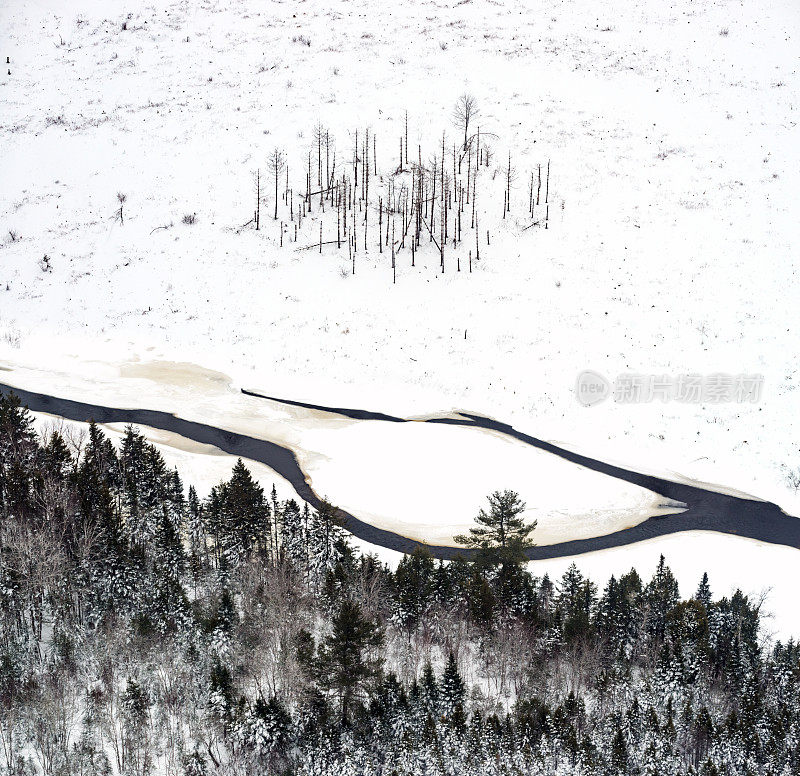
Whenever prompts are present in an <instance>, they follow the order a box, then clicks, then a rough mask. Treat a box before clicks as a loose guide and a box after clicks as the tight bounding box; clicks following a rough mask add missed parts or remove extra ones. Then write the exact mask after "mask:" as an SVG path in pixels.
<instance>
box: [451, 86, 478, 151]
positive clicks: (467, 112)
mask: <svg viewBox="0 0 800 776" xmlns="http://www.w3.org/2000/svg"><path fill="white" fill-rule="evenodd" d="M479 112H480V111H479V110H478V102H477V100H476V99H475V98H474V97H473V96H472V95H471V94H462V95H461V96H460V97H459V98H458V101H457V102H456V104H455V107H454V108H453V122H454V123H455V125H456V126H457V127H458V128H459V130H463V132H464V145H463V148H462V150H463V151H466V150H467V147H468V143H469V126H470V124H471V123H472V120H473V119H474V118H476V117H477V115H478V113H479Z"/></svg>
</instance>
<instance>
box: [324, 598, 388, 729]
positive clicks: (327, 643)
mask: <svg viewBox="0 0 800 776" xmlns="http://www.w3.org/2000/svg"><path fill="white" fill-rule="evenodd" d="M331 625H332V629H331V633H330V634H329V635H328V636H326V637H325V638H324V639H323V641H322V643H321V644H320V647H319V650H318V654H317V659H316V666H315V668H316V674H317V681H318V683H319V685H320V686H321V687H323V688H324V689H327V690H332V691H333V692H335V693H336V696H337V698H338V700H339V709H340V712H341V716H342V718H343V719H347V717H348V715H349V713H350V709H351V706H352V703H353V700H354V698H355V697H356V695H357V693H358V692H359V691H360V690H362V689H363V688H364V687H365V686H366V685H368V684H369V683H371V682H372V681H374V680H376V679H378V678H379V677H380V674H381V669H382V665H383V659H382V658H381V657H379V656H377V655H376V654H375V651H376V650H377V649H378V648H379V647H380V646H382V644H383V640H384V634H383V631H382V630H381V629H380V628H379V627H378V626H377V625H376V624H375V623H374V622H371V621H370V620H369V619H368V618H367V617H366V616H365V615H364V613H363V612H362V610H361V607H360V606H359V605H358V604H357V603H356V602H355V601H352V600H350V599H345V600H343V601H342V603H341V606H340V607H339V609H338V611H337V612H336V614H335V615H334V617H333V621H332V624H331Z"/></svg>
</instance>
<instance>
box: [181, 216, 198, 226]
mask: <svg viewBox="0 0 800 776" xmlns="http://www.w3.org/2000/svg"><path fill="white" fill-rule="evenodd" d="M196 220H197V213H187V214H186V215H185V216H184V217H183V218H182V219H181V221H182V222H183V223H184V224H187V225H188V226H191V225H192V224H193V223H194V222H195V221H196Z"/></svg>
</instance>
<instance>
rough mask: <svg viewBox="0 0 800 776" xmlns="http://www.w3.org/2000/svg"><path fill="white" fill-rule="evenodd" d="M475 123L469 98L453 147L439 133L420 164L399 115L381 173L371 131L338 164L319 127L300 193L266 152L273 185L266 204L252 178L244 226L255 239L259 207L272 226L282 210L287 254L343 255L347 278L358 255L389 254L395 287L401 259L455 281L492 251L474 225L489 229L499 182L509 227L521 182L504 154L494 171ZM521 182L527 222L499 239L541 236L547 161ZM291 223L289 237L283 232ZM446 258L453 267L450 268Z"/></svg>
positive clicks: (458, 113) (463, 101)
mask: <svg viewBox="0 0 800 776" xmlns="http://www.w3.org/2000/svg"><path fill="white" fill-rule="evenodd" d="M479 116H480V110H479V107H478V104H477V101H476V99H475V98H474V97H473V96H472V95H469V94H462V95H461V96H460V97H459V98H458V100H457V102H456V104H455V106H454V108H453V112H452V121H453V124H454V126H455V129H456V132H457V137H458V140H457V142H455V143H453V142H449V141H448V138H447V132H443V133H442V135H441V139H440V140H438V141H437V142H436V144H435V145H434V146H433V148H432V150H431V152H430V153H429V155H427V156H426V155H425V153H424V151H423V143H421V142H420V143H418V144H417V149H416V154H411V153H410V152H409V144H410V140H409V116H408V111H406V112H405V114H404V121H403V127H402V133H401V134H400V137H399V138H398V141H397V146H396V148H397V149H398V151H397V152H396V153H397V156H396V157H395V158H396V160H397V162H396V164H395V163H392V166H391V169H390V170H388V171H383V172H381V171H380V170H379V167H378V159H377V151H378V140H377V137H376V135H375V133H374V132H373V131H371V129H370V128H369V127H367V128H365V129H363V130H358V129H356V130H355V131H354V133H353V135H352V137H351V139H350V141H349V142H348V143H347V146H349V148H348V150H347V151H346V152H345V153H344V154H340V155H338V156H337V145H336V141H335V138H334V137H333V135H332V134H331V132H330V131H329V130H328V129H327V128H326V127H325V126H324V125H323V124H322V123H317V124H316V125H315V127H314V130H313V135H312V146H311V148H310V149H309V150H308V151H307V152H306V154H305V175H304V181H303V183H302V185H301V186H300V187H297V188H295V187H294V186H293V185H292V181H291V178H290V175H289V165H288V160H287V155H286V153H285V152H284V151H282V150H280V149H277V148H276V149H275V150H273V152H272V153H271V154H270V156H269V158H268V160H267V169H268V171H269V175H270V178H271V180H272V182H273V184H274V185H273V187H272V188H273V190H272V192H271V197H267V196H266V195H265V191H264V188H263V186H262V185H261V176H260V170H257V171H256V208H255V213H254V217H253V220H252V221H250V222H248V224H245V226H248V225H249V224H250V223H252V224H253V226H254V228H255V229H256V230H258V229H259V228H260V211H261V205H262V203H264V202H265V200H266V199H268V198H271V199H272V200H273V202H272V205H273V207H272V211H273V220H274V221H278V220H279V212H280V211H281V210H283V211H284V212H285V216H283V217H281V219H280V224H279V228H280V232H279V244H280V246H281V247H283V246H284V245H293V247H294V249H295V250H298V251H308V250H316V251H318V252H319V253H324V251H325V249H326V248H329V249H330V248H332V249H333V250H334V251H335V252H339V251H342V250H346V251H347V261H348V266H349V268H350V270H349V272H350V274H355V268H356V259H357V255H358V253H359V251H363V252H364V253H365V254H369V253H370V252H371V251H376V252H377V253H378V254H379V255H381V254H383V253H388V255H389V258H390V268H391V270H392V282H393V283H396V282H397V277H398V267H402V266H403V265H404V262H403V259H404V256H407V263H406V264H405V266H406V267H411V268H414V267H417V264H418V261H419V260H420V259H424V258H426V257H430V256H431V255H435V256H436V257H437V259H438V271H439V272H440V273H445V272H446V271H447V269H448V268H450V269H453V270H454V271H456V272H460V271H461V267H462V263H463V264H464V266H465V267H466V268H467V269H468V272H469V273H471V272H472V271H473V268H474V267H475V266H476V265H478V263H479V262H480V261H481V260H482V258H485V253H484V254H483V255H482V253H481V247H484V246H488V245H489V244H490V243H489V236H490V230H488V229H486V228H485V227H484V233H483V234H484V237H485V241H484V238H482V237H481V236H480V235H481V232H480V231H479V223H480V222H483V223H488V224H490V225H491V223H493V221H494V219H492V218H490V217H489V215H487V214H488V213H489V210H490V208H491V205H492V201H493V200H494V198H495V197H499V195H500V189H501V186H500V185H499V184H500V181H502V198H503V210H502V219H501V220H502V221H506V220H507V217H508V216H509V215H510V214H511V212H512V210H511V202H512V193H513V191H514V188H515V185H516V183H517V180H518V177H519V173H518V169H517V167H516V165H515V164H513V162H512V160H513V156H514V155H513V153H512V150H511V149H509V150H508V155H507V160H508V161H507V164H506V165H504V166H503V167H502V168H499V169H498V168H495V167H494V165H493V159H494V150H493V148H492V146H491V145H490V142H489V141H492V140H494V139H496V135H494V134H493V133H491V132H487V131H486V130H483V131H482V130H481V127H480V126H479V125H478V118H479ZM341 159H344V161H343V162H342V161H341ZM498 173H500V175H499V176H498ZM528 180H529V187H528V207H527V213H526V215H525V217H524V218H525V221H526V222H525V223H520V221H519V217H518V219H517V220H516V222H515V223H514V224H513V226H510V225H507V226H506V227H505V229H506V231H507V230H508V229H509V228H518V227H519V228H520V230H521V231H526V230H528V229H530V228H532V227H543V228H545V229H546V228H548V227H549V192H550V162H549V160H548V161H547V162H546V163H544V164H542V163H537V165H536V167H535V169H533V170H531V171H530V177H529V179H528ZM281 186H282V190H281ZM479 195H480V196H479ZM542 211H543V212H542ZM495 212H496V211H495ZM290 223H291V224H293V228H292V229H291V230H287V226H288V224H290ZM434 251H435V253H433V252H434ZM451 253H452V262H448V261H447V258H448V256H450V254H451ZM473 254H474V255H473ZM462 260H463V261H462ZM344 274H347V273H346V272H345V273H344Z"/></svg>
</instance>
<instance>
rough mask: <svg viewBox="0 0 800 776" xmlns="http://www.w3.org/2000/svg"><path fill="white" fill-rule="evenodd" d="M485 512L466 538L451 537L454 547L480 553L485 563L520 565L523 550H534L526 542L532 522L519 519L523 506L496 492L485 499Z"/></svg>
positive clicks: (509, 493)
mask: <svg viewBox="0 0 800 776" xmlns="http://www.w3.org/2000/svg"><path fill="white" fill-rule="evenodd" d="M489 507H490V509H489V512H488V513H487V512H486V511H485V510H483V509H481V510H480V512H479V513H478V516H477V517H476V518H475V522H476V523H478V527H476V528H470V531H469V535H464V534H462V535H459V536H456V537H454V538H455V541H456V542H457V543H458V544H463V545H465V546H466V547H472V548H475V549H478V550H480V552H481V555H482V557H484V558H485V559H486V561H487V562H489V563H523V562H524V561H525V559H526V556H525V550H527V549H528V548H530V547H533V546H534V543H533V541H532V540H531V539H530V538H529V537H530V534H531V532H532V531H533V530H534V529H535V528H536V521H535V520H534V521H533V522H532V523H529V524H526V523H525V521H524V520H523V519H522V518H521V517H520V515H521V514H522V513H523V512H524V511H525V503H524V502H523V501H521V500H520V498H519V494H518V493H515V492H514V491H513V490H504V491H502V492H501V491H499V490H496V491H494V493H492V494H491V495H490V496H489Z"/></svg>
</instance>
